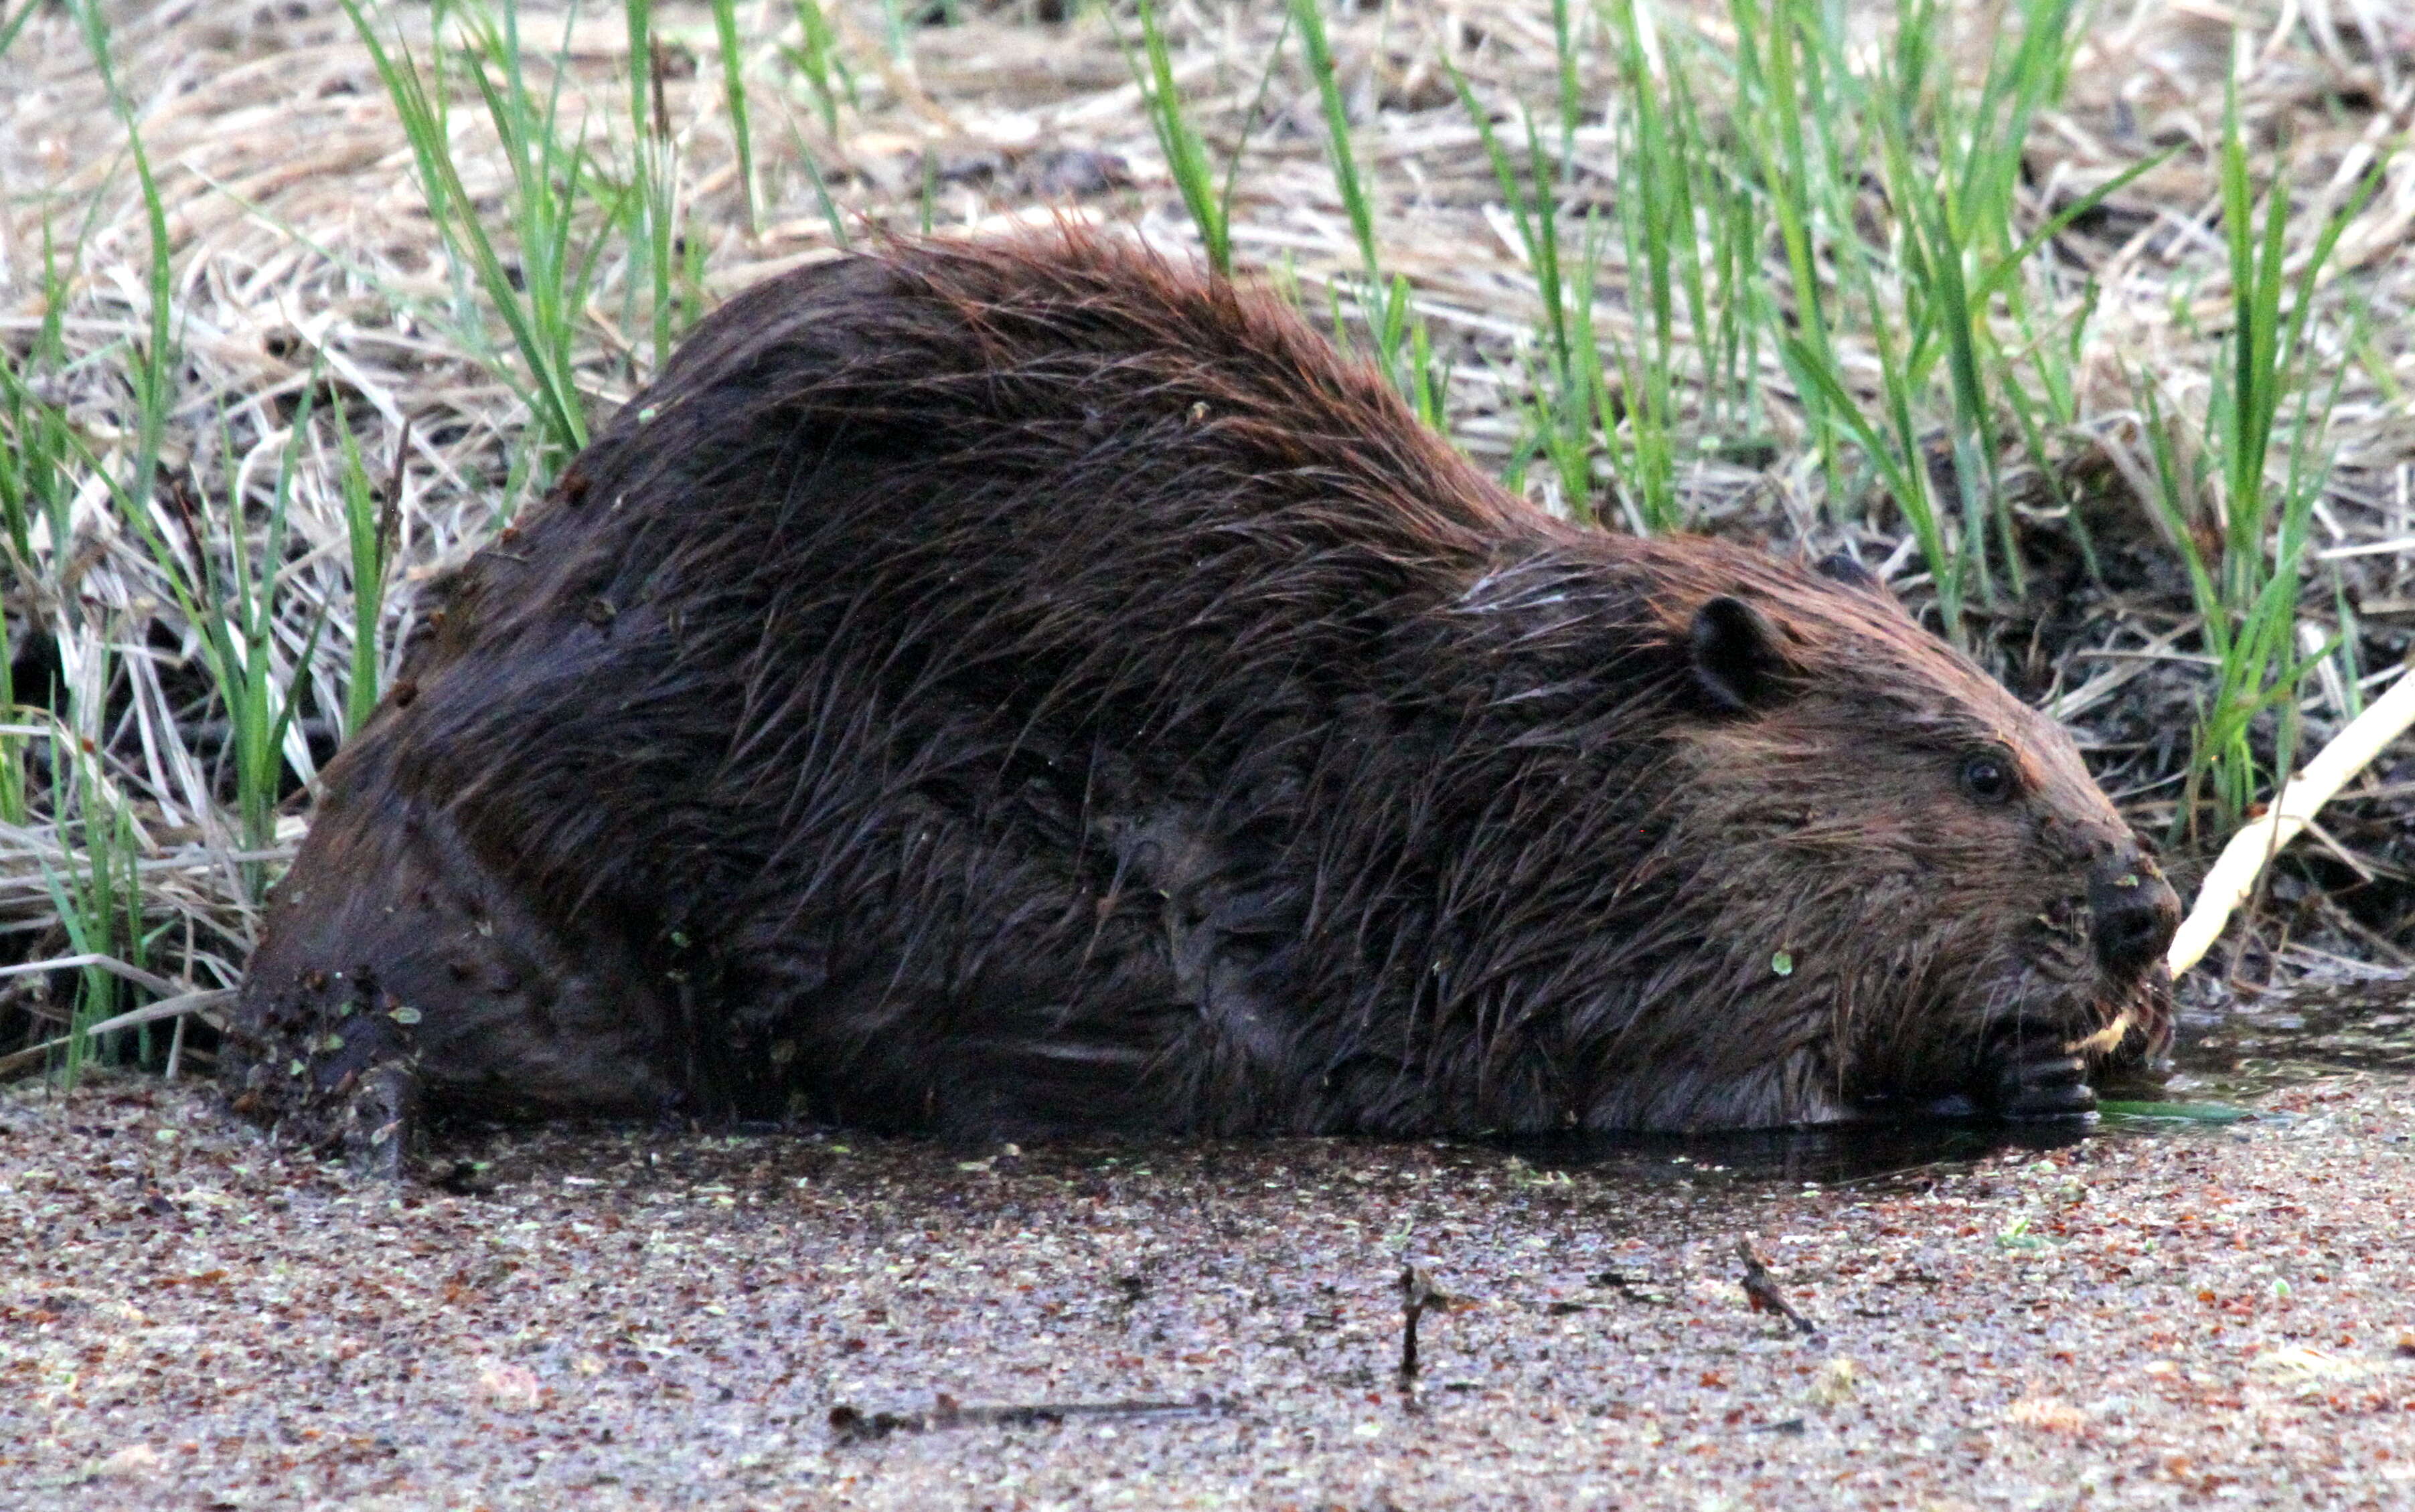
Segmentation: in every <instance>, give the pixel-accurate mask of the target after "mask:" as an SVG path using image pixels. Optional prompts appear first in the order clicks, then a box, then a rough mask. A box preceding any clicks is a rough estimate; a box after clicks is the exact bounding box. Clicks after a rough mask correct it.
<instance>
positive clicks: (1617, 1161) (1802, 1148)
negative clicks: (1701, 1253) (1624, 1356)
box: [1509, 1118, 2100, 1186]
mask: <svg viewBox="0 0 2415 1512" xmlns="http://www.w3.org/2000/svg"><path fill="white" fill-rule="evenodd" d="M2099 1131H2100V1128H2099V1125H2098V1124H2097V1122H2096V1121H2095V1120H2094V1119H2093V1118H2052V1119H2037V1120H2033V1121H2031V1122H2025V1123H2000V1122H1982V1121H1978V1120H1958V1119H1942V1118H1941V1119H1932V1120H1928V1121H1915V1122H1901V1123H1870V1124H1831V1125H1824V1126H1821V1127H1818V1128H1810V1129H1752V1130H1737V1131H1733V1132H1727V1133H1716V1134H1554V1135H1552V1136H1549V1137H1547V1138H1536V1139H1521V1140H1515V1141H1512V1142H1510V1145H1509V1147H1510V1148H1511V1149H1513V1150H1514V1151H1516V1152H1517V1153H1518V1154H1519V1155H1520V1156H1522V1157H1523V1158H1524V1159H1525V1160H1529V1161H1531V1162H1533V1163H1534V1164H1536V1165H1538V1166H1540V1167H1542V1168H1543V1169H1545V1170H1553V1171H1576V1170H1582V1171H1585V1172H1587V1173H1589V1174H1592V1175H1623V1176H1627V1177H1629V1178H1631V1179H1634V1180H1637V1181H1643V1182H1655V1181H1659V1182H1676V1181H1687V1182H1692V1183H1695V1184H1697V1185H1701V1184H1704V1183H1711V1184H1727V1183H1732V1182H1747V1183H1767V1182H1818V1183H1819V1184H1821V1185H1822V1186H1834V1185H1837V1184H1838V1183H1841V1182H1849V1181H1867V1180H1869V1179H1871V1178H1873V1177H1879V1176H1890V1175H1903V1174H1905V1173H1907V1172H1912V1171H1917V1170H1921V1169H1924V1168H1926V1167H1928V1166H1933V1165H1939V1164H1948V1163H1959V1162H1962V1161H1967V1160H1978V1159H1980V1158H1982V1157H1984V1156H1988V1155H1993V1154H1996V1153H1997V1152H1998V1151H2001V1150H2050V1149H2060V1148H2062V1147H2063V1146H2065V1145H2076V1144H2078V1143H2079V1142H2080V1141H2081V1140H2083V1139H2086V1138H2088V1137H2089V1136H2090V1135H2092V1134H2094V1133H2097V1132H2099Z"/></svg>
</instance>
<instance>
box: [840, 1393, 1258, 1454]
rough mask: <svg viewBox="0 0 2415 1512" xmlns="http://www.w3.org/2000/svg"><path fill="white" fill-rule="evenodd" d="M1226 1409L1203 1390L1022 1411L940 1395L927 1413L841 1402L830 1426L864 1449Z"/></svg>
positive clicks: (1037, 1406) (1028, 1407)
mask: <svg viewBox="0 0 2415 1512" xmlns="http://www.w3.org/2000/svg"><path fill="white" fill-rule="evenodd" d="M1228 1406H1229V1403H1225V1402H1221V1401H1218V1400H1216V1399H1215V1398H1213V1397H1211V1396H1209V1395H1208V1394H1207V1393H1206V1392H1204V1391H1203V1392H1200V1393H1199V1394H1198V1395H1196V1396H1194V1397H1192V1399H1191V1400H1189V1401H1042V1402H1032V1403H1029V1404H1027V1405H1022V1406H997V1407H967V1406H963V1405H961V1404H960V1403H958V1402H957V1400H956V1399H955V1398H953V1397H951V1396H949V1395H948V1394H947V1393H946V1392H944V1391H942V1392H940V1393H938V1400H937V1401H936V1402H934V1403H933V1405H932V1408H931V1410H930V1411H929V1412H927V1413H865V1412H862V1411H859V1410H858V1409H856V1408H854V1407H851V1406H849V1405H847V1403H846V1402H840V1403H839V1404H838V1405H837V1406H835V1407H832V1409H831V1410H830V1426H831V1431H832V1433H835V1434H837V1435H838V1439H839V1442H840V1443H842V1444H863V1443H868V1442H870V1441H872V1440H874V1439H885V1438H887V1437H888V1436H889V1435H890V1434H892V1433H923V1432H929V1431H932V1430H939V1429H950V1428H977V1427H981V1426H983V1425H987V1424H996V1425H998V1426H1000V1427H1005V1428H1029V1427H1031V1426H1032V1425H1034V1424H1038V1423H1062V1422H1064V1421H1066V1420H1067V1419H1068V1418H1074V1417H1090V1418H1097V1417H1204V1416H1207V1415H1211V1414H1215V1413H1220V1412H1223V1411H1225V1410H1226V1408H1227V1407H1228Z"/></svg>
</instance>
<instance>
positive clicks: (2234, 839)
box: [2164, 673, 2415, 977]
mask: <svg viewBox="0 0 2415 1512" xmlns="http://www.w3.org/2000/svg"><path fill="white" fill-rule="evenodd" d="M2409 725H2415V673H2409V674H2408V675H2407V676H2405V677H2402V678H2400V679H2399V680H2398V681H2396V682H2395V683H2393V684H2392V685H2391V689H2390V691H2389V692H2388V693H2385V694H2383V695H2382V696H2380V697H2378V698H2377V699H2375V700H2374V701H2373V702H2372V703H2371V704H2369V705H2367V706H2366V708H2365V711H2364V712H2363V713H2361V714H2359V715H2357V716H2356V718H2354V719H2352V720H2350V721H2348V727H2347V728H2346V729H2344V730H2342V731H2340V732H2339V733H2338V734H2337V735H2335V736H2333V738H2332V741H2331V743H2330V744H2329V745H2326V746H2324V747H2323V748H2322V750H2320V751H2319V752H2318V753H2316V755H2315V758H2314V759H2313V760H2312V761H2309V762H2307V763H2306V765H2305V768H2304V770H2303V771H2300V772H2299V773H2298V774H2297V775H2296V776H2295V777H2292V778H2290V779H2289V781H2288V785H2287V786H2284V787H2283V788H2282V789H2281V795H2280V796H2279V797H2278V798H2276V799H2274V800H2273V806H2272V808H2270V809H2269V810H2267V811H2266V812H2265V814H2264V816H2263V817H2261V818H2259V819H2258V820H2256V821H2255V822H2254V823H2252V824H2250V825H2248V826H2247V827H2246V828H2245V829H2243V830H2242V831H2239V832H2238V833H2237V834H2235V835H2232V836H2231V837H2230V844H2228V845H2227V846H2223V847H2222V855H2221V856H2220V858H2219V859H2217V860H2216V861H2214V863H2213V870H2212V871H2209V872H2207V873H2206V874H2205V883H2204V885H2203V886H2202V887H2200V888H2198V894H2197V906H2195V907H2193V908H2191V909H2190V910H2189V916H2188V918H2187V919H2185V920H2183V921H2182V922H2181V928H2180V933H2179V934H2177V935H2175V936H2172V948H2171V951H2169V953H2168V954H2167V955H2166V956H2165V958H2164V959H2165V961H2166V963H2167V964H2168V965H2169V966H2170V967H2171V969H2172V975H2173V976H2175V977H2177V976H2179V975H2180V974H2181V973H2182V972H2183V971H2186V970H2187V969H2188V968H2189V967H2191V966H2195V965H2197V963H2198V959H2199V958H2200V957H2202V956H2203V955H2204V954H2205V952H2206V950H2207V948H2208V947H2209V946H2211V945H2213V942H2214V940H2215V939H2216V938H2218V937H2219V936H2221V934H2222V930H2223V926H2224V925H2226V924H2228V922H2229V921H2230V916H2231V913H2232V912H2233V911H2234V910H2235V909H2237V908H2238V906H2240V904H2241V903H2243V902H2244V901H2245V900H2246V897H2247V894H2248V892H2249V891H2250V890H2251V889H2253V888H2254V887H2255V886H2256V878H2257V876H2258V875H2259V874H2261V873H2262V872H2263V870H2264V868H2265V866H2266V865H2267V864H2269V863H2270V862H2271V861H2272V860H2273V857H2275V856H2277V855H2279V854H2280V853H2281V847H2282V846H2286V845H2288V843H2289V842H2290V841H2292V840H2295V839H2296V838H2297V837H2298V835H2299V833H2300V831H2303V830H2304V829H2305V828H2306V826H2307V824H2308V823H2309V822H2310V821H2312V820H2313V818H2314V816H2316V815H2317V814H2318V813H2320V812H2321V811H2322V806H2323V805H2324V804H2325V803H2328V802H2330V801H2331V799H2332V795H2333V794H2334V793H2336V792H2338V791H2339V790H2340V789H2341V788H2342V787H2344V786H2347V784H2348V779H2349V778H2350V777H2353V776H2355V775H2356V774H2357V773H2358V772H2360V771H2363V770H2364V769H2365V768H2366V767H2368V766H2370V765H2371V764H2372V762H2373V758H2374V757H2376V756H2379V755H2380V754H2381V752H2382V749H2383V748H2384V747H2386V746H2387V745H2389V744H2390V742H2391V741H2394V740H2396V739H2397V738H2398V737H2399V736H2400V735H2403V734H2405V733H2406V731H2407V727H2408V726H2409Z"/></svg>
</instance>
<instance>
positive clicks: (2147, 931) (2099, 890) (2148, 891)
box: [2088, 851, 2181, 977]
mask: <svg viewBox="0 0 2415 1512" xmlns="http://www.w3.org/2000/svg"><path fill="white" fill-rule="evenodd" d="M2088 907H2089V911H2090V912H2091V913H2092V914H2093V916H2094V921H2093V928H2092V930H2091V933H2092V934H2093V936H2094V937H2095V941H2096V959H2097V961H2098V962H2099V963H2101V964H2102V965H2103V966H2104V967H2105V969H2106V970H2108V971H2109V972H2112V973H2113V974H2114V975H2115V976H2119V977H2135V976H2137V975H2138V974H2139V973H2140V972H2142V971H2144V970H2146V969H2147V967H2148V966H2152V965H2153V963H2154V962H2155V960H2156V959H2157V958H2158V957H2160V956H2161V955H2162V954H2163V953H2164V951H2166V950H2167V949H2168V948H2169V947H2170V945H2171V943H2172V933H2173V931H2175V930H2177V929H2179V928H2180V926H2181V899H2180V894H2179V893H2177V892H2174V891H2172V885H2171V884H2170V883H2168V882H2167V881H2165V880H2164V874H2163V872H2162V870H2161V869H2159V868H2158V867H2157V866H2156V865H2155V863H2154V861H2153V859H2152V858H2150V857H2147V856H2143V855H2140V854H2138V852H2136V851H2132V852H2130V853H2129V854H2127V855H2115V856H2113V857H2110V858H2108V859H2107V860H2105V861H2098V862H2097V863H2096V865H2095V867H2094V868H2093V870H2092V871H2091V872H2090V873H2089V876H2088Z"/></svg>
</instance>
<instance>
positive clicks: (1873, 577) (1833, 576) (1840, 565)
mask: <svg viewBox="0 0 2415 1512" xmlns="http://www.w3.org/2000/svg"><path fill="white" fill-rule="evenodd" d="M1811 570H1812V571H1813V572H1816V573H1818V574H1819V575H1820V576H1823V577H1825V578H1827V579H1828V580H1829V581H1830V582H1832V583H1842V584H1844V585H1845V586H1846V587H1847V588H1857V589H1860V590H1861V591H1863V592H1865V593H1868V595H1869V596H1870V597H1872V598H1874V599H1876V600H1878V601H1879V602H1880V603H1882V604H1883V605H1885V606H1887V607H1888V608H1891V609H1893V610H1895V611H1896V612H1897V613H1898V614H1901V615H1902V616H1903V617H1904V618H1905V619H1907V620H1908V619H1910V618H1912V611H1911V610H1909V609H1907V608H1905V607H1904V606H1903V600H1901V599H1899V598H1898V597H1896V596H1895V590H1894V589H1891V588H1889V587H1887V585H1886V584H1885V583H1884V582H1883V581H1881V580H1880V577H1879V575H1878V574H1876V573H1874V572H1872V571H1870V570H1869V568H1868V567H1866V566H1864V565H1862V562H1861V559H1859V558H1857V557H1854V556H1853V555H1852V554H1850V553H1848V552H1843V551H1831V552H1830V553H1828V554H1827V555H1826V556H1824V557H1822V558H1821V559H1820V560H1819V561H1815V562H1813V563H1812V564H1811Z"/></svg>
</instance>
